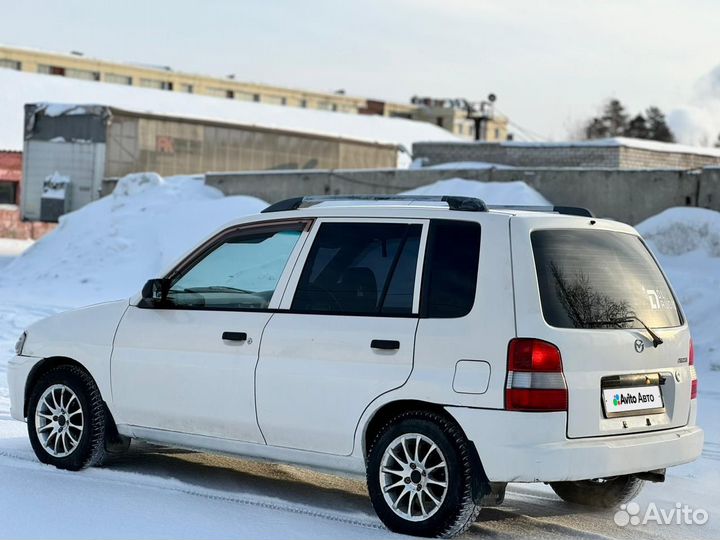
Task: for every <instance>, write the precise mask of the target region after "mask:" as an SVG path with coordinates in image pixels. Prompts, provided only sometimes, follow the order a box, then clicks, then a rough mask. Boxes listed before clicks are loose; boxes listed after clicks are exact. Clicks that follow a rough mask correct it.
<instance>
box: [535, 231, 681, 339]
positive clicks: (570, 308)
mask: <svg viewBox="0 0 720 540" xmlns="http://www.w3.org/2000/svg"><path fill="white" fill-rule="evenodd" d="M531 240H532V246H533V253H534V257H535V268H536V270H537V277H538V285H539V287H540V299H541V301H542V310H543V316H544V317H545V321H546V322H547V323H548V324H550V325H552V326H556V327H560V328H642V325H641V324H640V322H639V321H637V320H636V319H634V318H633V317H637V318H639V319H641V320H642V321H643V322H644V323H645V324H647V325H648V326H649V327H652V328H667V327H673V326H679V325H680V324H681V319H680V314H679V311H678V307H677V304H676V303H675V298H674V297H673V295H672V293H671V292H670V288H669V287H668V284H667V282H666V281H665V278H664V276H663V275H662V273H661V272H660V269H659V268H658V266H657V264H656V263H655V260H654V259H653V258H652V256H651V255H650V252H649V251H648V249H647V248H646V247H645V245H644V244H643V243H642V241H641V240H640V238H639V237H637V236H634V235H631V234H625V233H617V232H611V231H592V230H572V229H566V230H544V231H534V232H533V233H532V234H531Z"/></svg>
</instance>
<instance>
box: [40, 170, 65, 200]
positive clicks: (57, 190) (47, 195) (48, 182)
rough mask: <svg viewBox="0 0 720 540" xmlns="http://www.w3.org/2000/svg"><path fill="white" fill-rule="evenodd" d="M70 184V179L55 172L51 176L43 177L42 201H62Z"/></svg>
mask: <svg viewBox="0 0 720 540" xmlns="http://www.w3.org/2000/svg"><path fill="white" fill-rule="evenodd" d="M69 184H70V177H69V176H64V175H62V174H60V173H59V172H57V171H55V172H54V173H52V174H51V175H49V176H47V177H45V182H44V183H43V191H42V198H43V199H64V198H65V192H66V191H67V188H68V185H69Z"/></svg>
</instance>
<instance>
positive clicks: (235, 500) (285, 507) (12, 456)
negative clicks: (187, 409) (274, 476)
mask: <svg viewBox="0 0 720 540" xmlns="http://www.w3.org/2000/svg"><path fill="white" fill-rule="evenodd" d="M0 458H6V459H7V460H10V461H15V462H16V463H15V464H12V463H0V466H1V465H7V466H10V467H13V466H15V467H17V465H18V464H19V466H20V467H22V468H33V469H35V470H41V471H43V472H46V473H48V474H58V475H66V474H68V475H72V476H73V478H76V479H81V480H85V481H96V482H97V481H99V482H105V483H110V484H120V485H123V486H127V487H138V488H145V489H158V490H162V491H170V492H174V493H179V494H182V495H189V496H193V497H202V498H204V499H209V500H213V501H218V502H227V503H232V504H238V505H243V506H251V507H255V508H263V509H266V510H277V511H281V512H286V513H290V514H299V515H304V516H309V517H313V518H319V519H323V520H326V521H332V522H335V523H343V524H346V525H351V526H354V527H362V528H366V529H374V530H386V529H385V527H384V526H383V525H382V524H381V523H380V522H379V520H374V519H370V518H368V519H363V518H354V517H349V516H348V515H347V514H342V513H332V512H324V511H320V510H316V509H314V508H312V507H310V506H304V505H300V504H291V503H283V502H278V501H275V500H272V499H270V498H269V497H268V498H265V497H263V496H259V495H254V496H252V497H243V496H240V495H230V494H227V493H221V492H215V491H213V490H210V489H197V488H191V487H189V486H188V485H187V484H184V483H183V482H180V481H178V480H174V479H173V480H168V479H160V478H158V479H157V480H155V479H152V478H151V477H150V476H148V475H144V474H139V473H129V472H124V471H114V470H112V469H86V470H85V471H83V473H82V474H77V473H72V472H69V471H62V470H59V469H55V468H54V467H51V466H48V465H42V464H40V463H38V462H36V460H35V458H34V456H33V457H31V456H29V455H26V454H23V453H16V452H9V451H6V450H0ZM18 462H19V463H18ZM122 476H132V477H138V478H142V480H141V481H138V482H136V481H131V480H130V479H129V478H127V479H126V478H122ZM148 479H150V480H151V481H150V482H148V481H147V480H148ZM173 484H176V485H173ZM263 499H265V500H263ZM388 534H392V533H390V531H388Z"/></svg>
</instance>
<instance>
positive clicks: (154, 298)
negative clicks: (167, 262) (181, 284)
mask: <svg viewBox="0 0 720 540" xmlns="http://www.w3.org/2000/svg"><path fill="white" fill-rule="evenodd" d="M169 288H170V281H169V280H168V279H165V278H160V279H150V280H148V282H147V283H145V286H144V287H143V289H142V299H143V304H145V305H146V306H152V305H157V304H160V303H162V302H164V301H165V300H166V299H167V293H168V289H169Z"/></svg>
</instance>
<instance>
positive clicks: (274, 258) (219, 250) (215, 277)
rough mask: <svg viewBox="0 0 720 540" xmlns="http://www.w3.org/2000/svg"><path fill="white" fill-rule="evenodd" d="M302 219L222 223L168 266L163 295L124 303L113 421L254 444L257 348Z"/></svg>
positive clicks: (297, 245) (115, 358) (299, 238)
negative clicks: (228, 227)
mask: <svg viewBox="0 0 720 540" xmlns="http://www.w3.org/2000/svg"><path fill="white" fill-rule="evenodd" d="M306 225H307V223H306V222H297V221H296V222H293V223H275V224H271V225H264V226H254V227H249V228H247V227H246V228H241V229H239V230H234V231H229V232H227V233H225V234H223V235H221V236H220V237H218V238H216V239H215V240H214V241H211V242H210V245H208V246H207V247H206V248H204V249H201V250H200V252H199V253H197V255H195V256H191V257H190V259H189V260H188V261H186V262H185V263H182V264H181V265H180V267H179V268H178V269H177V270H176V271H173V272H171V273H170V275H169V276H168V278H169V292H168V295H167V301H165V302H163V303H161V304H160V305H157V306H154V307H143V305H142V303H140V304H139V305H134V306H130V307H129V308H128V310H127V312H126V314H125V316H124V317H123V319H122V321H121V323H120V326H119V328H118V331H117V335H116V338H115V344H114V350H113V354H112V362H111V380H112V397H113V401H114V406H115V410H116V411H117V412H116V414H117V417H118V418H117V420H118V422H120V423H123V424H128V425H130V426H139V427H143V428H152V429H162V430H170V431H175V432H182V433H189V434H195V435H206V436H214V437H222V438H228V439H235V440H241V441H246V442H255V443H263V442H264V441H263V438H262V435H261V433H260V430H259V428H258V425H257V418H256V415H255V387H254V375H255V366H256V363H257V359H258V350H259V349H258V348H259V345H260V341H261V336H262V332H263V328H264V327H265V325H266V324H267V322H268V320H269V319H270V317H271V316H272V309H273V308H275V307H277V305H278V303H279V301H280V297H281V291H282V290H283V289H284V286H285V284H286V283H287V280H288V278H289V276H290V273H291V270H292V263H294V262H295V260H296V259H297V256H298V253H299V251H300V249H301V246H302V242H303V240H304V238H305V236H306V235H307V233H306V232H304V231H305V228H306Z"/></svg>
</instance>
